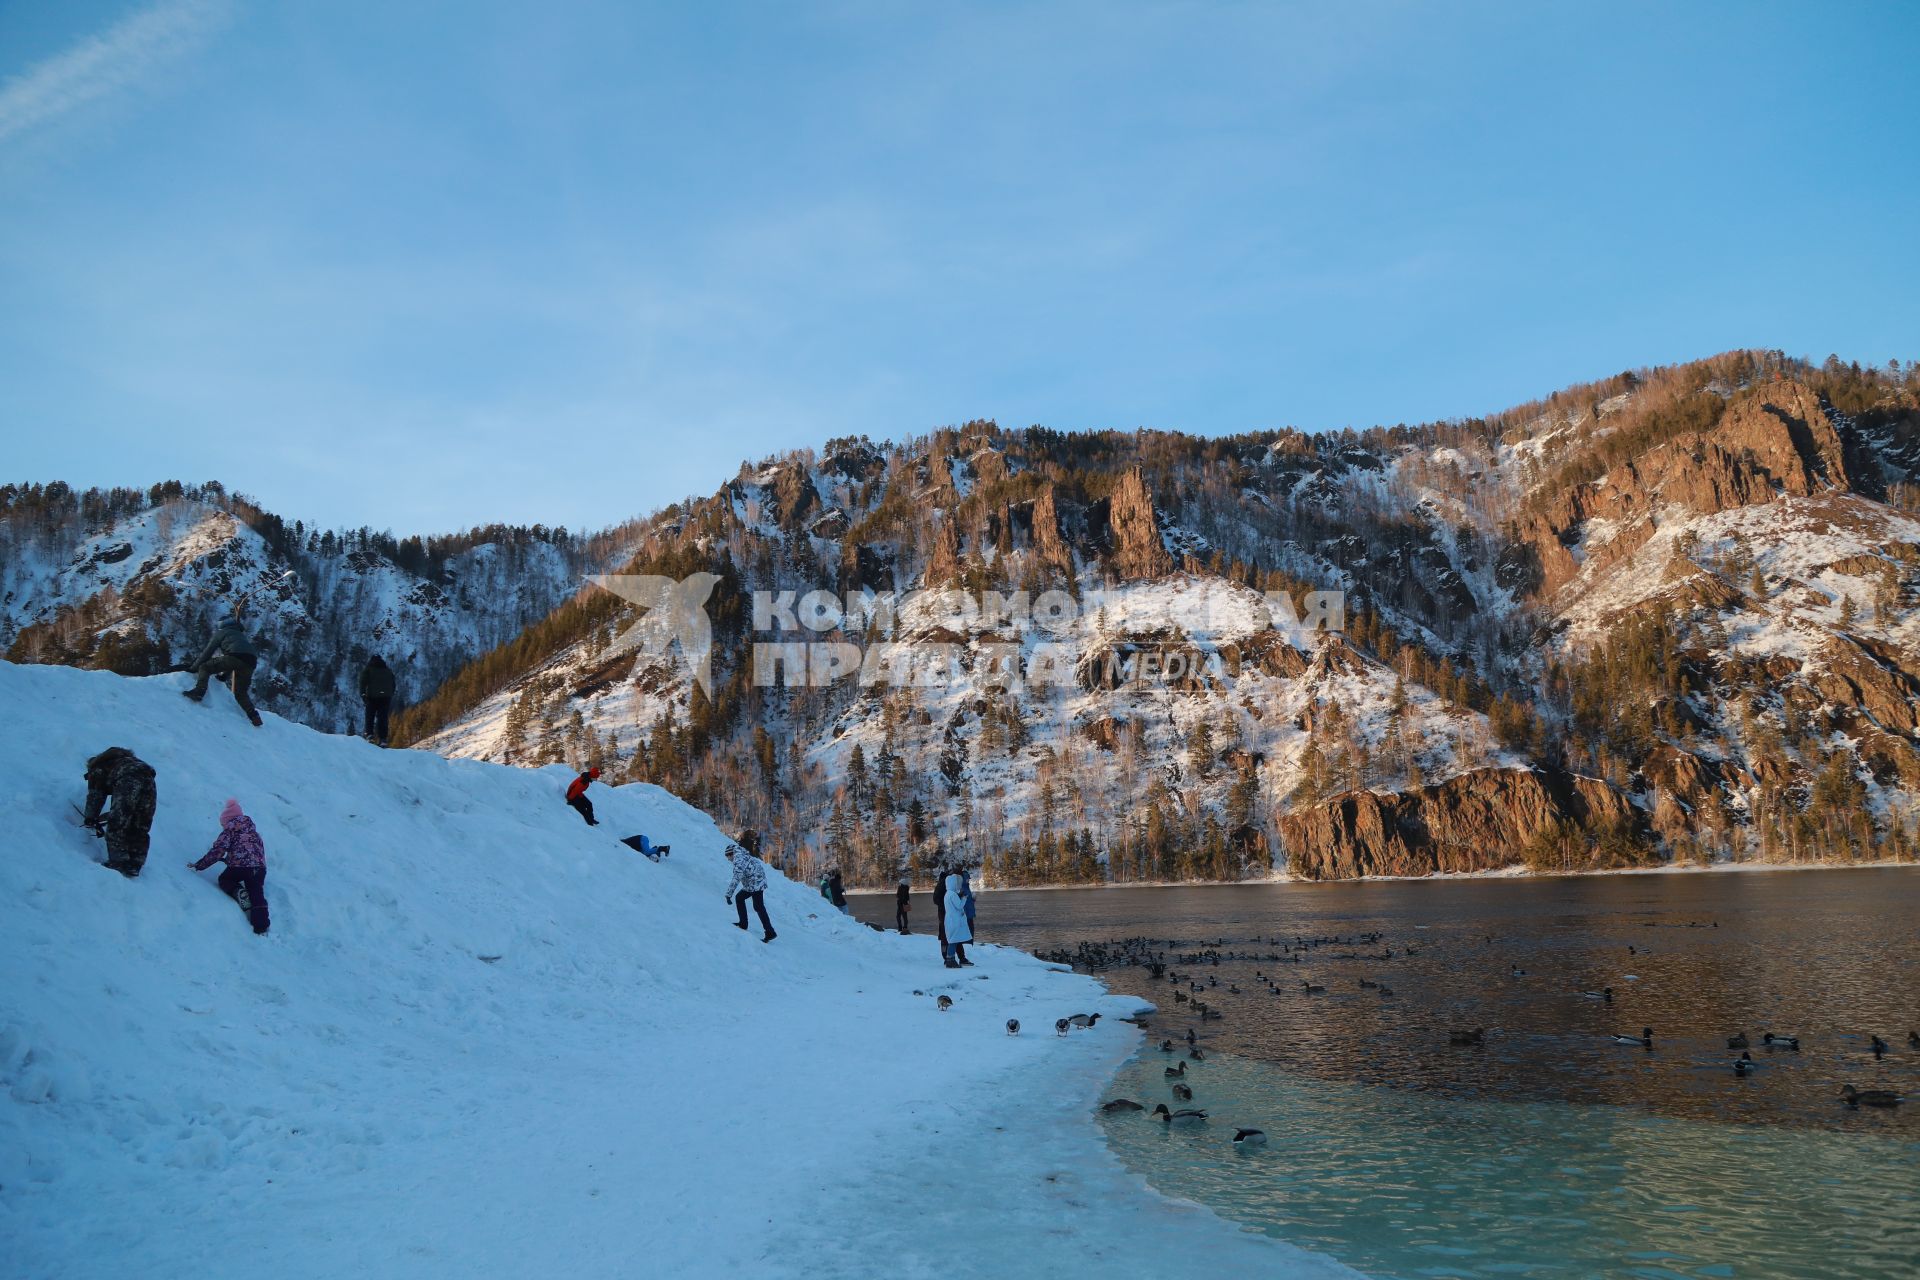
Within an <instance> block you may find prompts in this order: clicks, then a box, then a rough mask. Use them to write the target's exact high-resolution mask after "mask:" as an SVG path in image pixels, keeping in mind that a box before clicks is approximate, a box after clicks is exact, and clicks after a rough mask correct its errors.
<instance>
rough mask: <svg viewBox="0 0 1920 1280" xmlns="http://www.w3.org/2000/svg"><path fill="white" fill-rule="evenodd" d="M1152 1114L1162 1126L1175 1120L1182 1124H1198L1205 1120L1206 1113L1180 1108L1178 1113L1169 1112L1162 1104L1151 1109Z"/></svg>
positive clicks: (1189, 1108)
mask: <svg viewBox="0 0 1920 1280" xmlns="http://www.w3.org/2000/svg"><path fill="white" fill-rule="evenodd" d="M1153 1114H1155V1115H1156V1116H1159V1117H1160V1120H1161V1123H1163V1124H1172V1123H1173V1122H1174V1121H1176V1120H1179V1121H1182V1122H1184V1123H1199V1122H1202V1121H1204V1120H1205V1119H1206V1118H1207V1113H1206V1112H1204V1111H1195V1110H1194V1109H1193V1108H1191V1107H1182V1108H1180V1110H1178V1111H1169V1110H1167V1104H1166V1103H1164V1102H1163V1103H1161V1104H1160V1105H1159V1106H1157V1107H1155V1108H1154V1109H1153Z"/></svg>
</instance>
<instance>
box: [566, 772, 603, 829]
mask: <svg viewBox="0 0 1920 1280" xmlns="http://www.w3.org/2000/svg"><path fill="white" fill-rule="evenodd" d="M599 776H600V771H599V770H598V769H589V770H587V771H586V772H585V773H583V774H581V775H580V776H579V777H577V778H575V779H574V780H573V781H572V782H571V783H569V784H568V786H567V803H568V804H570V805H572V806H573V807H574V808H575V809H576V810H577V811H578V812H579V814H580V816H581V817H583V818H585V819H586V820H587V825H588V826H590V827H597V826H599V825H600V819H598V818H596V817H594V816H593V801H591V800H589V799H587V788H588V787H590V786H592V785H593V783H594V780H595V779H596V778H598V777H599Z"/></svg>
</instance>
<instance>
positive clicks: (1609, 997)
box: [1580, 987, 1613, 1004]
mask: <svg viewBox="0 0 1920 1280" xmlns="http://www.w3.org/2000/svg"><path fill="white" fill-rule="evenodd" d="M1580 996H1581V998H1582V999H1584V1000H1605V1001H1606V1002H1607V1003H1608V1004H1612V1003H1613V988H1612V987H1602V988H1600V990H1598V991H1582V992H1581V993H1580Z"/></svg>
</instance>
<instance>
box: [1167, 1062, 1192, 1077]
mask: <svg viewBox="0 0 1920 1280" xmlns="http://www.w3.org/2000/svg"><path fill="white" fill-rule="evenodd" d="M1164 1074H1165V1075H1166V1077H1167V1078H1168V1079H1169V1080H1179V1079H1183V1078H1184V1077H1185V1076H1186V1074H1187V1064H1186V1063H1184V1062H1183V1063H1181V1064H1180V1065H1179V1066H1177V1067H1168V1068H1167V1069H1166V1071H1165V1072H1164Z"/></svg>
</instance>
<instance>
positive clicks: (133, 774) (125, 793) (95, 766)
mask: <svg viewBox="0 0 1920 1280" xmlns="http://www.w3.org/2000/svg"><path fill="white" fill-rule="evenodd" d="M109 797H111V798H112V800H113V808H111V809H109V810H107V814H106V817H105V818H102V817H101V816H100V806H101V805H102V804H105V803H106V801H107V799H108V798H109ZM154 803H155V792H154V787H153V766H152V765H149V764H148V763H147V762H146V761H144V760H142V759H141V758H140V757H139V756H136V755H135V754H133V752H131V751H129V750H127V749H126V748H125V747H108V748H107V749H106V750H105V751H102V752H101V753H100V754H99V755H97V756H95V757H93V758H92V759H91V760H89V761H87V807H86V808H85V809H84V810H82V811H81V814H80V820H81V822H83V823H84V824H86V825H87V826H88V827H91V828H92V829H93V830H95V831H97V832H98V833H99V834H100V836H101V837H102V838H103V839H104V840H106V842H107V868H108V869H109V870H111V871H118V872H119V873H120V874H121V875H123V876H125V877H127V879H129V880H131V879H133V878H134V877H135V876H137V875H139V874H140V868H141V867H143V866H145V865H146V863H147V837H148V833H149V832H150V831H152V829H153V806H154Z"/></svg>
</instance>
